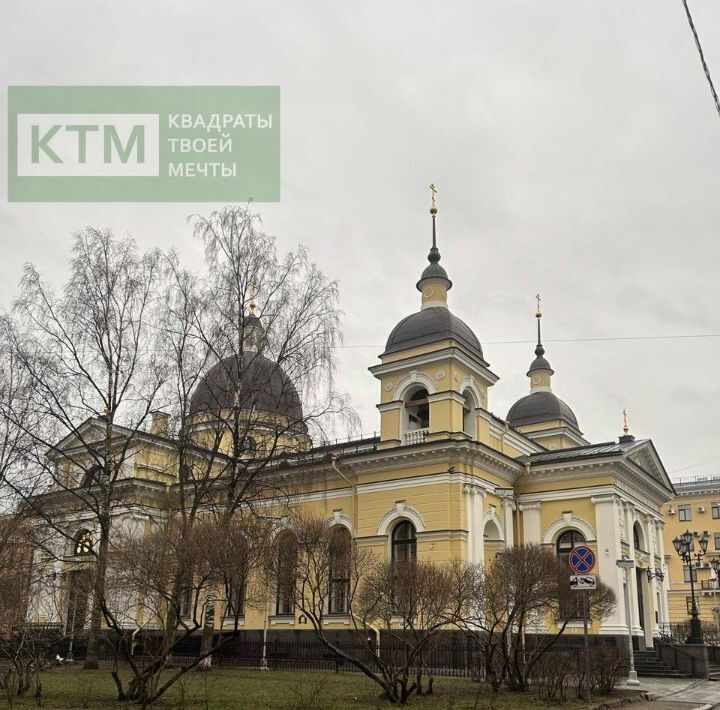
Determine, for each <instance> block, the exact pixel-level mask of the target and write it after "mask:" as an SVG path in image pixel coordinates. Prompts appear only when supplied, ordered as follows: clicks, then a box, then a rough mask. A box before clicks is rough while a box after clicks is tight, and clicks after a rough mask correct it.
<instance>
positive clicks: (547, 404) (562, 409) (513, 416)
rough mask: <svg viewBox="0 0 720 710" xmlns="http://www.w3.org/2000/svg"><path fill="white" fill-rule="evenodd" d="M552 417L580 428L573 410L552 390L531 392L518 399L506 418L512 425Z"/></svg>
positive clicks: (531, 422) (536, 422)
mask: <svg viewBox="0 0 720 710" xmlns="http://www.w3.org/2000/svg"><path fill="white" fill-rule="evenodd" d="M554 419H560V420H561V421H563V422H565V423H566V424H570V426H573V427H575V429H578V430H579V428H580V427H579V426H578V422H577V419H576V418H575V414H574V413H573V410H572V409H570V407H568V406H567V404H565V402H563V401H562V400H561V399H560V397H556V396H555V395H554V394H553V393H552V392H533V393H531V394H529V395H527V396H526V397H523V398H522V399H519V400H518V401H517V402H515V404H513V406H512V407H510V411H509V412H508V415H507V420H508V422H510V426H513V427H517V426H523V425H525V424H538V423H539V422H547V421H551V420H554Z"/></svg>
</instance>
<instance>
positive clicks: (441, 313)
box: [383, 306, 483, 359]
mask: <svg viewBox="0 0 720 710" xmlns="http://www.w3.org/2000/svg"><path fill="white" fill-rule="evenodd" d="M449 339H453V340H456V341H457V342H458V343H460V345H463V346H464V347H465V348H467V349H468V350H469V351H470V352H471V353H472V354H473V355H476V356H477V357H479V358H480V359H483V352H482V347H481V345H480V341H479V340H478V339H477V336H476V335H475V333H473V332H472V330H471V328H470V327H469V326H468V325H467V324H466V323H464V322H463V321H462V320H460V318H458V317H457V316H456V315H453V314H452V313H451V312H450V310H449V309H448V308H445V307H442V306H435V307H433V308H424V309H423V310H421V311H419V312H417V313H413V314H412V315H409V316H407V317H406V318H403V319H402V320H401V321H400V322H399V323H398V324H397V325H396V326H395V327H394V328H393V329H392V332H391V333H390V337H389V338H388V339H387V344H386V345H385V352H384V353H383V355H389V354H390V353H394V352H398V351H399V350H407V349H409V348H415V347H417V346H419V345H428V344H430V343H437V342H441V341H443V340H449Z"/></svg>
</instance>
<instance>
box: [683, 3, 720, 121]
mask: <svg viewBox="0 0 720 710" xmlns="http://www.w3.org/2000/svg"><path fill="white" fill-rule="evenodd" d="M682 3H683V5H684V6H685V14H686V15H687V18H688V22H689V23H690V29H691V30H692V33H693V37H694V38H695V46H696V47H697V50H698V54H699V55H700V61H701V62H702V66H703V70H704V71H705V76H706V77H707V80H708V84H710V92H711V93H712V96H713V99H714V101H715V109H716V110H717V112H718V116H720V100H718V95H717V92H716V91H715V86H714V85H713V80H712V77H711V76H710V69H708V65H707V62H706V61H705V55H704V54H703V50H702V46H701V45H700V38H699V37H698V33H697V30H696V29H695V23H694V22H693V19H692V15H691V14H690V8H689V7H688V4H687V0H682Z"/></svg>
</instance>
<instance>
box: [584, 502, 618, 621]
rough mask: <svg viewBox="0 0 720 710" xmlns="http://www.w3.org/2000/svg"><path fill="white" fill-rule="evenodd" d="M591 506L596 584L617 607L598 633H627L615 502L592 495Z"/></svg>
mask: <svg viewBox="0 0 720 710" xmlns="http://www.w3.org/2000/svg"><path fill="white" fill-rule="evenodd" d="M590 501H591V502H592V504H593V505H594V506H595V533H596V536H597V543H596V544H597V574H598V576H599V577H600V581H601V582H603V583H605V584H607V585H608V587H610V588H611V589H612V590H613V592H615V598H616V599H617V604H616V606H615V609H614V610H613V612H612V613H611V614H610V615H609V616H607V617H606V618H605V619H603V621H602V624H601V625H600V633H601V634H622V633H627V626H626V623H625V597H624V594H623V579H624V574H625V573H624V572H623V570H622V569H620V568H619V567H618V566H617V561H618V560H619V559H620V557H621V548H620V524H619V522H620V521H619V515H618V506H617V499H616V497H615V496H614V495H612V494H608V495H601V496H593V497H592V498H591V499H590Z"/></svg>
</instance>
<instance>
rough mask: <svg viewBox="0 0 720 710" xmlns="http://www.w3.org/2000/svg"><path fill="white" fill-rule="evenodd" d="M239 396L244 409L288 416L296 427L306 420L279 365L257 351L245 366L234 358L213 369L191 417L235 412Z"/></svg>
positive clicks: (202, 384)
mask: <svg viewBox="0 0 720 710" xmlns="http://www.w3.org/2000/svg"><path fill="white" fill-rule="evenodd" d="M238 377H240V379H241V383H240V385H239V386H238ZM236 393H238V394H239V397H240V408H241V409H248V410H254V411H260V412H270V413H272V414H280V415H284V416H286V417H287V418H288V419H289V420H290V421H291V422H296V423H299V422H300V421H301V420H302V417H303V411H302V403H301V402H300V397H299V396H298V393H297V390H296V389H295V386H294V385H293V384H292V382H291V381H290V378H289V377H288V376H287V375H286V374H285V372H283V370H282V368H281V367H280V366H279V365H278V364H277V363H276V362H273V361H272V360H270V359H269V358H267V357H265V356H264V355H262V354H261V353H258V352H256V351H246V352H244V353H243V355H242V362H241V363H238V361H237V358H236V357H235V356H231V357H227V358H225V359H223V360H220V361H219V362H217V363H216V364H215V365H214V366H213V367H212V368H210V370H209V371H208V373H207V375H205V377H204V378H203V379H202V380H201V381H200V382H199V384H198V386H197V388H196V389H195V392H194V393H193V396H192V399H191V400H190V413H191V414H198V413H202V412H211V413H217V412H219V411H220V410H223V409H232V408H233V407H234V406H235V397H236Z"/></svg>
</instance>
